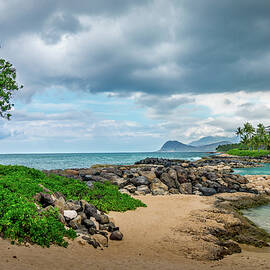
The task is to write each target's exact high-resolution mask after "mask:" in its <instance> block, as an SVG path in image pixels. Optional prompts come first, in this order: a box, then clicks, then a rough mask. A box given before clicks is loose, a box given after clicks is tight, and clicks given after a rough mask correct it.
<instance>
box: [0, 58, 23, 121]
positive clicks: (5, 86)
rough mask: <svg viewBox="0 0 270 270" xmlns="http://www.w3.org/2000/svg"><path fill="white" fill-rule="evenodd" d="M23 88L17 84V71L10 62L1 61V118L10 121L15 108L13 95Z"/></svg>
mask: <svg viewBox="0 0 270 270" xmlns="http://www.w3.org/2000/svg"><path fill="white" fill-rule="evenodd" d="M22 87H23V86H19V85H18V84H17V83H16V69H15V68H14V67H13V66H12V64H10V63H9V62H8V61H6V60H4V59H0V117H3V118H6V119H8V120H9V119H10V116H11V114H10V110H11V109H12V107H13V106H14V104H12V103H11V98H12V95H13V93H14V91H17V90H19V89H21V88H22Z"/></svg>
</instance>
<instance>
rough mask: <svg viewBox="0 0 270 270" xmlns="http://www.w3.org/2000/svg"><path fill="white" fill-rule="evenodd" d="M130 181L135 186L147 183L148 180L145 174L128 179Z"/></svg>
mask: <svg viewBox="0 0 270 270" xmlns="http://www.w3.org/2000/svg"><path fill="white" fill-rule="evenodd" d="M130 182H131V183H132V184H133V185H135V186H141V185H149V183H150V182H149V180H148V179H147V178H146V177H145V176H138V177H135V178H132V179H130Z"/></svg>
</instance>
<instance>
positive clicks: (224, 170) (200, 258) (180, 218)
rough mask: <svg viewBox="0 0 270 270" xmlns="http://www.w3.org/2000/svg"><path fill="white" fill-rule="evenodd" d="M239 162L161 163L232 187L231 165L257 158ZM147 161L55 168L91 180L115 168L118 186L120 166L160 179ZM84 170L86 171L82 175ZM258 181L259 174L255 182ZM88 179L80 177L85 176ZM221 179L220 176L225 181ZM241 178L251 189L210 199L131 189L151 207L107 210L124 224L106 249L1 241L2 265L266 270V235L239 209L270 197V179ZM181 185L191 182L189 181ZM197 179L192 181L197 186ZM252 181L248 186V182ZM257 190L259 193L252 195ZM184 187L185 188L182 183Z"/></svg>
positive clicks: (269, 260) (73, 243)
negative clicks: (119, 237) (116, 239)
mask: <svg viewBox="0 0 270 270" xmlns="http://www.w3.org/2000/svg"><path fill="white" fill-rule="evenodd" d="M234 159H235V157H233V161H228V160H227V159H226V160H227V161H228V162H227V161H226V162H227V163H226V162H225V163H224V162H223V161H221V162H223V163H224V164H223V165H222V166H220V164H219V163H220V160H218V159H217V158H210V159H209V158H206V159H202V160H199V161H196V162H184V163H183V160H177V162H182V163H181V164H180V165H179V164H178V165H176V164H174V163H173V162H172V163H170V164H169V165H168V164H167V162H168V161H166V160H162V162H165V163H166V166H167V165H168V166H169V167H168V168H169V169H168V168H167V167H166V166H165V167H164V168H165V169H164V170H165V171H166V172H167V170H168V173H169V171H170V170H171V171H170V173H169V175H170V177H174V173H173V171H172V169H173V170H176V169H177V168H176V167H177V166H180V167H181V174H183V170H191V171H192V170H195V171H193V173H194V172H196V173H198V176H199V175H201V174H200V173H201V172H202V171H201V170H202V169H203V173H205V170H206V171H209V170H210V171H209V172H211V173H212V174H213V173H214V174H216V175H217V176H218V177H223V176H224V177H225V178H224V179H225V180H226V179H227V180H226V181H228V183H229V185H231V182H230V181H233V182H232V183H234V184H236V183H237V176H236V177H232V178H230V177H228V175H230V171H231V170H232V168H233V167H234V166H235V167H239V166H246V167H247V168H248V167H250V166H252V162H253V161H250V160H248V161H245V160H243V159H239V160H238V161H239V162H238V163H235V160H234ZM210 160H212V161H210ZM148 161H149V164H150V163H151V164H152V163H153V160H148ZM144 162H145V161H144ZM145 163H146V164H143V162H142V164H141V163H140V162H138V163H137V164H136V165H129V166H119V165H113V166H112V165H107V166H105V165H97V166H93V167H92V168H90V169H74V168H73V169H72V170H57V171H51V172H53V173H58V174H63V173H64V174H65V176H68V177H79V176H80V177H81V176H83V178H85V179H86V180H87V181H89V179H90V178H91V174H93V175H95V176H96V177H97V172H98V170H101V171H102V173H103V174H101V175H102V177H105V176H106V174H108V175H110V176H113V175H114V173H116V174H118V178H115V177H114V176H113V177H112V179H111V180H112V181H114V184H116V185H123V182H121V181H120V177H119V175H121V176H123V177H124V174H122V173H120V171H121V170H123V171H125V173H126V174H128V171H129V170H131V171H132V170H133V171H132V173H134V174H136V175H137V174H138V177H141V176H142V175H144V176H145V177H146V176H147V178H148V179H150V178H153V179H154V177H157V175H156V173H157V172H156V171H154V172H155V173H154V175H155V176H153V170H152V169H151V168H150V171H149V170H148V169H147V168H148V167H149V164H147V162H145ZM195 164H196V166H197V167H196V166H195ZM151 166H152V165H151ZM151 166H150V167H151ZM175 166H176V167H175ZM194 166H195V167H194ZM230 166H231V167H230ZM138 168H139V169H140V168H143V170H142V171H140V170H139V171H136V170H137V169H138ZM156 168H161V165H158V164H156V166H155V169H156ZM166 168H167V169H166ZM200 168H202V169H200ZM82 170H84V171H85V172H84V174H83V173H82ZM103 170H104V171H103ZM107 170H108V171H107ZM119 170H120V171H119ZM134 170H135V171H134ZM144 170H145V171H144ZM159 170H160V169H159ZM165 171H164V172H165ZM176 171H177V170H176ZM90 172H91V174H90ZM47 173H50V171H47ZM151 174H152V175H151ZM181 174H180V175H181ZM99 175H100V174H99ZM204 175H205V176H206V178H205V179H203V180H202V182H201V183H207V184H209V180H207V178H208V177H209V176H208V175H207V174H204ZM205 176H204V177H205ZM212 176H213V175H212ZM99 177H100V176H99ZM178 177H179V176H178ZM195 178H196V177H195ZM258 178H260V179H259V180H258ZM85 179H82V180H83V181H85ZM97 179H98V178H96V180H97ZM196 179H197V178H196ZM218 179H219V178H217V181H220V180H218ZM239 179H240V182H241V183H240V184H239V187H240V186H241V188H242V185H245V186H247V187H248V188H250V190H251V191H252V192H251V193H242V192H235V193H230V192H229V190H228V192H229V193H221V192H219V193H217V194H214V195H213V196H199V195H198V194H196V193H193V194H192V195H191V194H179V192H178V194H173V193H172V192H168V191H169V189H168V188H167V192H164V194H163V195H158V196H152V195H151V194H147V195H144V196H141V195H142V193H136V194H131V195H132V196H133V197H134V198H136V199H140V200H141V201H142V202H145V203H146V204H147V206H148V207H147V208H138V209H136V210H135V211H127V212H124V213H119V212H110V213H109V215H110V216H111V217H112V218H113V219H114V220H115V221H116V222H117V225H118V226H120V228H121V231H122V232H123V234H124V240H123V241H121V242H110V245H109V247H108V248H105V249H104V250H102V251H100V250H95V249H93V248H92V247H91V246H88V245H87V246H85V245H84V244H83V243H82V242H80V241H79V239H77V240H74V241H69V242H70V246H69V247H68V248H67V249H64V248H60V247H56V246H52V247H51V248H50V249H46V248H45V249H42V248H40V247H38V246H36V245H34V246H32V245H26V246H17V245H11V244H10V242H9V241H7V240H3V239H2V240H1V241H0V252H1V253H2V254H4V256H6V258H7V259H6V261H2V262H0V268H1V269H11V270H15V269H30V270H34V269H45V265H46V269H47V265H48V263H49V264H50V265H53V267H55V268H59V269H74V268H76V269H85V268H87V267H90V266H91V268H90V269H108V267H110V269H127V265H129V268H130V269H139V268H141V267H144V268H145V269H156V268H161V269H178V266H179V264H181V265H182V266H183V267H184V268H183V269H198V267H200V268H201V269H209V268H210V267H215V268H216V269H222V270H223V269H240V268H243V267H245V268H246V269H254V268H255V267H256V265H257V264H258V263H259V264H260V266H261V268H260V269H267V267H268V265H270V256H269V254H270V248H269V247H266V246H267V245H268V244H267V243H268V242H270V238H269V234H266V233H265V231H263V230H262V229H260V228H258V227H257V226H255V225H254V224H253V223H252V222H251V221H249V220H247V219H246V218H244V217H243V215H241V214H240V213H239V209H241V208H245V207H250V206H252V207H253V206H258V205H261V204H264V203H265V202H266V201H270V199H269V198H270V197H269V194H268V189H267V188H268V186H265V187H264V186H263V188H262V189H260V185H261V183H262V181H265V183H267V185H268V184H269V183H268V182H269V181H268V180H269V179H268V178H267V177H266V178H262V177H257V176H256V177H254V176H253V179H255V180H256V181H255V180H254V181H249V180H247V179H248V178H247V179H245V178H243V177H239ZM187 180H188V177H187ZM212 180H213V179H212ZM119 181H120V182H119ZM215 181H216V180H215ZM215 181H214V182H215ZM222 181H223V180H222ZM246 181H248V182H246ZM183 184H186V182H185V181H184V183H183ZM194 184H195V183H192V185H194ZM249 184H250V186H248V185H249ZM149 185H150V182H149ZM180 185H181V184H180ZM150 186H151V185H150ZM161 186H162V185H161ZM162 187H164V186H162ZM159 188H160V186H159ZM255 189H256V190H257V193H259V195H257V194H253V193H254V192H253V191H254V190H255ZM179 190H180V191H181V189H180V187H179ZM182 191H183V190H182ZM247 191H248V190H247ZM173 192H175V190H173ZM267 194H268V195H267ZM134 195H135V196H134ZM136 195H137V196H136ZM200 195H203V194H200ZM264 199H265V200H264ZM247 233H248V234H250V235H248V234H247ZM247 244H248V245H247ZM251 245H254V246H256V247H252V246H251ZM258 247H260V248H258ZM12 254H14V255H12ZM259 259H260V262H259ZM43 266H44V267H43Z"/></svg>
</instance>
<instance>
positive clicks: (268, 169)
mask: <svg viewBox="0 0 270 270" xmlns="http://www.w3.org/2000/svg"><path fill="white" fill-rule="evenodd" d="M234 173H236V174H240V175H246V174H249V175H259V174H264V175H270V164H268V163H267V164H264V166H263V167H257V168H243V169H234ZM243 214H244V215H245V216H246V217H247V218H249V219H250V220H251V221H253V222H254V223H255V224H256V225H257V226H259V227H261V228H263V229H265V230H266V231H267V232H269V233H270V205H266V206H260V207H257V208H253V209H249V210H244V211H243Z"/></svg>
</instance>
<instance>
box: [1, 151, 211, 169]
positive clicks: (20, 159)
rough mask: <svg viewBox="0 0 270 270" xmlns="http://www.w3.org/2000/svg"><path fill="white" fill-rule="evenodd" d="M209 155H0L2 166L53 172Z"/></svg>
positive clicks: (190, 153) (181, 153) (177, 153)
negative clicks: (153, 159)
mask: <svg viewBox="0 0 270 270" xmlns="http://www.w3.org/2000/svg"><path fill="white" fill-rule="evenodd" d="M209 155H210V154H209V153H205V152H132V153H67V154H64V153H63V154H60V153H56V154H0V164H3V165H24V166H27V167H31V168H35V169H41V170H42V169H43V170H52V169H67V168H89V167H90V166H92V165H94V164H115V165H130V164H134V162H136V161H139V160H141V159H144V158H147V157H156V158H172V159H185V160H198V159H200V158H201V157H203V156H209Z"/></svg>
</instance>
